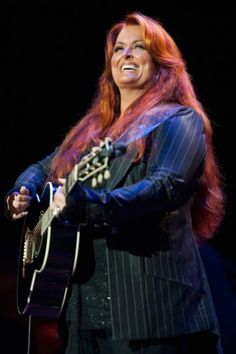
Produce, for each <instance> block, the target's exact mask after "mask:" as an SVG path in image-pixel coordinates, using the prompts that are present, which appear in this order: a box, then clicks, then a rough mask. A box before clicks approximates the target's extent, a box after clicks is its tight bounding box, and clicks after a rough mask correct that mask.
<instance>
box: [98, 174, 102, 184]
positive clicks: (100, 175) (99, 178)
mask: <svg viewBox="0 0 236 354" xmlns="http://www.w3.org/2000/svg"><path fill="white" fill-rule="evenodd" d="M97 179H98V183H99V184H101V183H102V182H103V174H102V173H99V175H98V178H97Z"/></svg>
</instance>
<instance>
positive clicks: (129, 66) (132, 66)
mask: <svg viewBox="0 0 236 354" xmlns="http://www.w3.org/2000/svg"><path fill="white" fill-rule="evenodd" d="M121 70H122V71H124V70H137V67H136V66H135V65H132V64H125V65H122V68H121Z"/></svg>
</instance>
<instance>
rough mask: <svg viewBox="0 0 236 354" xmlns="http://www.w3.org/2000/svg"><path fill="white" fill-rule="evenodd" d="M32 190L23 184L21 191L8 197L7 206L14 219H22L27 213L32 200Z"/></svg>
mask: <svg viewBox="0 0 236 354" xmlns="http://www.w3.org/2000/svg"><path fill="white" fill-rule="evenodd" d="M31 199H32V198H31V196H30V191H29V189H28V188H26V187H25V186H21V187H20V190H19V192H14V193H12V194H10V195H9V197H8V198H7V206H8V210H9V212H10V215H11V217H12V219H13V220H17V219H21V218H22V217H23V216H25V215H27V214H28V212H27V211H26V209H27V208H28V207H29V205H30V201H31Z"/></svg>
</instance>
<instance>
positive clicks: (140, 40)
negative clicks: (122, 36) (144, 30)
mask: <svg viewBox="0 0 236 354" xmlns="http://www.w3.org/2000/svg"><path fill="white" fill-rule="evenodd" d="M137 42H145V40H144V39H136V40H135V41H133V42H132V43H137ZM115 44H124V42H122V41H119V42H116V43H115Z"/></svg>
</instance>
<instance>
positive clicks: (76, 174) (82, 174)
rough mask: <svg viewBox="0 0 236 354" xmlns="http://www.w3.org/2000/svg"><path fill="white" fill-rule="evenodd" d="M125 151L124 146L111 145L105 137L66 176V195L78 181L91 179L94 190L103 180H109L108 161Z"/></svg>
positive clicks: (109, 139) (109, 140)
mask: <svg viewBox="0 0 236 354" xmlns="http://www.w3.org/2000/svg"><path fill="white" fill-rule="evenodd" d="M125 151H126V148H125V146H124V145H121V144H112V141H111V138H109V137H106V138H105V139H104V140H102V141H101V142H100V144H99V145H97V146H94V147H93V148H92V149H91V151H90V152H89V153H88V154H87V155H85V156H84V157H83V158H82V160H81V161H80V162H79V163H78V164H76V165H75V167H74V168H73V170H72V171H71V173H70V174H69V175H68V176H67V193H69V192H70V191H71V189H72V188H73V187H74V185H75V183H76V182H77V181H78V180H79V181H81V182H84V181H86V180H88V179H89V178H92V187H93V188H95V187H96V186H97V185H98V184H101V183H102V182H103V181H104V180H107V179H109V178H110V170H109V162H110V159H111V158H113V157H117V156H121V155H122V154H123V153H124V152H125Z"/></svg>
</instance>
